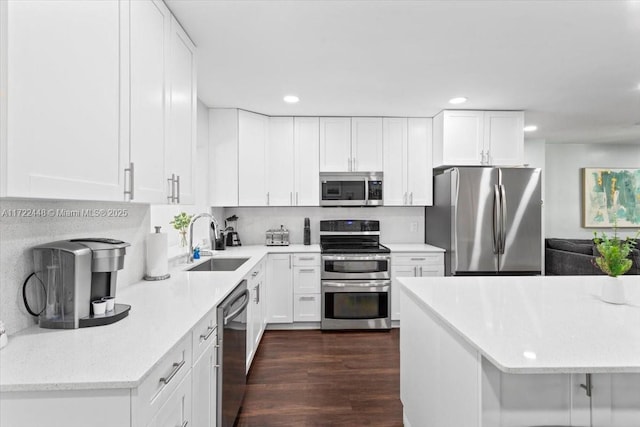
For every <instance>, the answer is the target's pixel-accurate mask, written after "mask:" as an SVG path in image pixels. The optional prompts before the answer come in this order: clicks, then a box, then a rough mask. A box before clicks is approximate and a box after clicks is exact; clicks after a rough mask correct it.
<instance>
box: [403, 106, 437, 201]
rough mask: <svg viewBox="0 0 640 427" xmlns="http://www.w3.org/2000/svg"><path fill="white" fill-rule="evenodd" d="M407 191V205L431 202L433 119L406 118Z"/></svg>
mask: <svg viewBox="0 0 640 427" xmlns="http://www.w3.org/2000/svg"><path fill="white" fill-rule="evenodd" d="M408 129H409V132H408V134H407V193H408V200H407V204H409V205H418V206H431V205H432V204H433V158H432V151H433V139H432V138H433V120H432V119H429V118H410V119H408Z"/></svg>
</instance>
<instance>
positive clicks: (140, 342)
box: [0, 245, 320, 392]
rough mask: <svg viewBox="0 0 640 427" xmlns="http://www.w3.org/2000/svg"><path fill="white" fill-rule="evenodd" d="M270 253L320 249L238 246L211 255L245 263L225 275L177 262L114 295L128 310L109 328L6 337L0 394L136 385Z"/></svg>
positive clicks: (1, 356) (27, 332)
mask: <svg viewBox="0 0 640 427" xmlns="http://www.w3.org/2000/svg"><path fill="white" fill-rule="evenodd" d="M278 252H280V253H288V252H317V253H319V252H320V247H319V245H310V246H304V245H290V246H239V247H233V248H227V249H226V250H224V251H216V252H215V255H214V256H215V257H221V258H225V257H226V258H228V257H249V260H248V261H247V262H245V263H244V264H243V265H242V266H240V267H239V268H238V269H237V270H236V271H231V272H192V273H190V272H186V271H183V270H184V269H185V268H187V267H191V266H192V265H188V266H187V265H186V264H182V265H179V266H177V267H176V268H174V269H172V271H171V278H170V279H167V280H163V281H152V282H147V281H141V282H138V283H135V284H132V285H130V286H127V287H125V288H123V289H121V290H120V289H119V290H118V291H117V293H116V300H117V302H120V303H125V304H130V305H131V311H130V312H129V315H128V316H127V317H126V318H124V319H122V320H121V321H119V322H116V323H114V324H111V325H106V326H98V327H92V328H81V329H66V330H62V329H43V328H40V327H38V326H37V325H36V326H33V327H31V328H28V329H26V330H24V331H21V332H19V333H17V334H15V335H12V336H10V337H9V345H7V346H6V347H5V348H3V349H2V351H0V391H3V392H5V391H21V390H71V389H74V390H78V389H105V388H132V387H136V386H138V385H139V384H140V383H141V381H142V380H143V379H144V377H145V376H146V374H147V373H148V372H149V371H150V370H151V369H152V368H153V367H154V366H155V364H156V363H158V362H159V361H160V359H161V358H162V357H163V356H164V355H165V354H166V353H167V352H168V351H169V350H170V349H171V348H172V347H173V346H174V345H175V344H176V343H177V342H178V341H179V340H180V339H181V338H182V337H184V336H185V334H187V333H189V331H190V330H191V329H192V328H193V327H194V326H195V325H196V323H197V322H198V321H199V320H200V319H202V318H203V317H204V316H205V315H206V314H207V313H208V312H209V311H210V310H212V309H213V308H215V307H216V306H217V305H218V304H219V303H220V302H221V301H222V300H223V299H224V298H225V297H226V296H227V295H228V294H229V293H230V292H231V291H232V290H233V288H234V287H235V286H236V285H237V284H238V283H239V282H240V281H241V280H242V279H243V278H244V277H245V276H246V275H247V274H248V273H249V272H250V271H251V269H252V268H253V267H255V266H256V264H258V262H260V260H261V259H262V258H263V257H264V256H265V255H267V253H278ZM208 258H209V257H203V258H202V260H201V261H200V262H204V261H205V260H206V259H208ZM125 262H126V259H125ZM197 263H198V261H196V263H194V264H193V265H196V264H197Z"/></svg>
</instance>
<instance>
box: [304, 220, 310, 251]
mask: <svg viewBox="0 0 640 427" xmlns="http://www.w3.org/2000/svg"><path fill="white" fill-rule="evenodd" d="M304 244H305V245H310V244H311V225H310V223H309V218H305V219H304Z"/></svg>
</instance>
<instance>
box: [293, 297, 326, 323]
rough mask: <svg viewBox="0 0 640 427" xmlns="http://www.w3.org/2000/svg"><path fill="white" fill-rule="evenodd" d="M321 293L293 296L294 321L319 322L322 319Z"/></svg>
mask: <svg viewBox="0 0 640 427" xmlns="http://www.w3.org/2000/svg"><path fill="white" fill-rule="evenodd" d="M321 301H322V300H321V295H320V294H299V295H296V296H295V297H294V298H293V321H294V322H319V321H320V309H321V308H320V307H321Z"/></svg>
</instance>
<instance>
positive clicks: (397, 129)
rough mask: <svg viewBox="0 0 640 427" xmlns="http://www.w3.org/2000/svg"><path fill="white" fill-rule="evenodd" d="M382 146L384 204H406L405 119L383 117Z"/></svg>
mask: <svg viewBox="0 0 640 427" xmlns="http://www.w3.org/2000/svg"><path fill="white" fill-rule="evenodd" d="M382 130H383V138H382V140H383V141H382V142H383V148H384V168H383V172H384V181H383V186H384V188H383V194H384V204H385V206H403V205H406V204H407V200H408V194H407V171H406V166H407V119H405V118H384V119H383V122H382Z"/></svg>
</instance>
